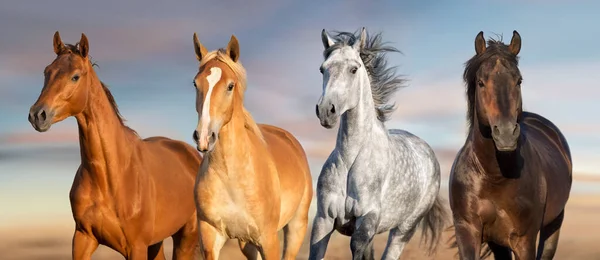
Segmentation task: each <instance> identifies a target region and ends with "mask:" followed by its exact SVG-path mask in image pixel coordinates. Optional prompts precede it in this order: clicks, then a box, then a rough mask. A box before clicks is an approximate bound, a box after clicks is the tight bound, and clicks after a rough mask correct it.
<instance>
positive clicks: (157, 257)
mask: <svg viewBox="0 0 600 260" xmlns="http://www.w3.org/2000/svg"><path fill="white" fill-rule="evenodd" d="M148 259H152V260H164V259H165V249H164V246H163V241H160V242H158V243H156V244H154V245H151V246H149V247H148Z"/></svg>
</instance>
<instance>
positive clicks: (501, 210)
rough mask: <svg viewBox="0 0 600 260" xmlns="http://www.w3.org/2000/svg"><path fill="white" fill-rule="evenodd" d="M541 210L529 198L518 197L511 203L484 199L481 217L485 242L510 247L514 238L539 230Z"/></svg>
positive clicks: (481, 204)
mask: <svg viewBox="0 0 600 260" xmlns="http://www.w3.org/2000/svg"><path fill="white" fill-rule="evenodd" d="M539 212H541V209H538V208H536V207H535V206H534V204H533V203H532V202H531V201H530V199H529V198H523V197H519V196H516V197H514V199H513V200H511V201H510V202H508V203H507V202H494V201H492V200H488V199H482V200H481V202H480V205H479V215H480V217H481V219H482V220H483V235H484V237H485V240H488V241H495V242H496V243H499V244H501V245H508V243H509V242H510V241H509V240H510V239H511V238H513V237H521V236H524V235H526V234H527V233H529V231H530V230H531V229H537V228H538V227H539V225H540V223H536V222H535V221H534V220H535V219H539V218H538V217H537V215H539Z"/></svg>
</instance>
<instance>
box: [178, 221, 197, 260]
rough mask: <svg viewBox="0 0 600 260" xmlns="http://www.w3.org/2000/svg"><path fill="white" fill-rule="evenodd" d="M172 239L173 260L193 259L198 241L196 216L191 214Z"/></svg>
mask: <svg viewBox="0 0 600 260" xmlns="http://www.w3.org/2000/svg"><path fill="white" fill-rule="evenodd" d="M172 237H173V260H183V259H190V260H192V259H195V254H196V246H197V245H198V239H199V236H198V220H197V219H196V214H193V215H192V217H191V218H190V220H189V221H188V222H187V223H186V224H185V225H184V226H183V227H182V228H181V229H179V231H177V233H175V234H174V235H173V236H172Z"/></svg>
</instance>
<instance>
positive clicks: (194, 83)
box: [194, 80, 198, 88]
mask: <svg viewBox="0 0 600 260" xmlns="http://www.w3.org/2000/svg"><path fill="white" fill-rule="evenodd" d="M194 87H195V88H197V87H198V86H196V81H195V80H194Z"/></svg>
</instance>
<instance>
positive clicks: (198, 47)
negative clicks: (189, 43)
mask: <svg viewBox="0 0 600 260" xmlns="http://www.w3.org/2000/svg"><path fill="white" fill-rule="evenodd" d="M194 51H196V59H198V61H201V60H202V58H204V57H205V56H206V53H208V51H207V50H206V48H204V45H202V43H200V40H198V35H197V34H196V33H194Z"/></svg>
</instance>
